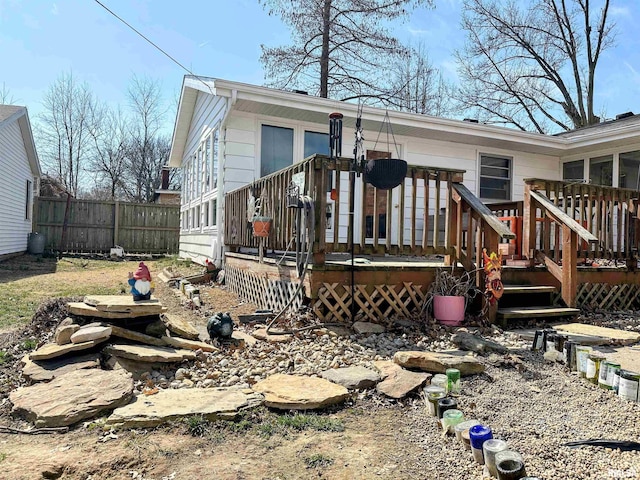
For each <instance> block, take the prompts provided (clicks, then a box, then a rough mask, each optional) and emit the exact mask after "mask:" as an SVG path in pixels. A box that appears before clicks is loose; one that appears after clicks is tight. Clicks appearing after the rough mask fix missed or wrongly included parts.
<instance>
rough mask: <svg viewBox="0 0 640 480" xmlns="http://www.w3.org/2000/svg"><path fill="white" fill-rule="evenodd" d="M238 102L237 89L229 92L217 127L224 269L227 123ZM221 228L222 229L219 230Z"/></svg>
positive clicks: (219, 247) (221, 264)
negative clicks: (229, 94) (224, 109)
mask: <svg viewBox="0 0 640 480" xmlns="http://www.w3.org/2000/svg"><path fill="white" fill-rule="evenodd" d="M237 101H238V90H237V89H235V88H234V89H232V90H231V97H229V98H227V110H226V112H225V113H224V116H223V117H222V121H221V122H220V127H219V131H220V136H219V140H218V141H219V142H220V143H221V145H219V147H220V148H219V154H220V158H219V159H218V160H219V162H218V173H221V175H219V176H218V180H219V183H218V201H217V202H216V208H217V210H218V212H217V218H218V222H217V224H218V251H219V252H220V267H221V268H224V253H225V248H224V224H225V223H224V222H225V220H226V219H225V217H224V171H225V167H226V165H227V122H228V121H229V116H230V115H231V111H232V110H233V107H234V106H235V105H236V102H237ZM220 227H222V228H220Z"/></svg>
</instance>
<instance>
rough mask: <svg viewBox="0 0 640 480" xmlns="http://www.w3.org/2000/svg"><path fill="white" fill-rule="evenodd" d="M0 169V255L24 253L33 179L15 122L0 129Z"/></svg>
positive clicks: (28, 230) (28, 225)
mask: <svg viewBox="0 0 640 480" xmlns="http://www.w3.org/2000/svg"><path fill="white" fill-rule="evenodd" d="M0 167H1V168H2V175H0V255H6V254H11V253H17V252H24V251H26V250H27V240H28V236H29V233H31V219H30V218H29V219H26V218H25V217H26V215H25V208H26V202H27V180H30V181H31V182H33V175H32V173H31V168H30V166H29V160H28V158H27V153H26V151H25V148H24V143H23V139H22V135H21V132H20V127H19V126H18V122H17V121H15V122H12V123H10V124H7V125H4V126H3V127H0ZM33 188H34V183H32V192H33ZM30 216H31V215H30Z"/></svg>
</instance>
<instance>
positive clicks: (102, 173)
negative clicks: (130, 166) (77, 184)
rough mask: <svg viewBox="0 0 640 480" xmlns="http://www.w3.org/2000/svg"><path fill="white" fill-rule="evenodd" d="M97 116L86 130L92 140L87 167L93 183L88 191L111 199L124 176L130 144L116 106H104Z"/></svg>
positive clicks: (121, 115) (97, 196)
mask: <svg viewBox="0 0 640 480" xmlns="http://www.w3.org/2000/svg"><path fill="white" fill-rule="evenodd" d="M99 117H100V118H101V121H100V122H95V124H94V128H92V129H91V130H90V132H89V134H90V135H91V140H92V142H93V155H92V160H91V167H92V168H91V169H92V171H93V173H94V175H95V178H94V180H95V183H96V187H95V188H94V190H93V192H92V195H93V196H95V197H96V198H101V199H108V200H114V199H116V198H118V197H119V195H118V193H119V192H121V191H122V184H123V182H124V180H125V178H124V176H125V173H126V169H127V154H128V147H129V145H130V135H129V123H128V121H127V120H126V118H125V117H124V115H123V114H122V112H121V110H120V109H117V110H115V111H113V110H110V109H107V108H105V109H104V110H103V111H102V112H101V113H100V114H99ZM105 197H106V198H105Z"/></svg>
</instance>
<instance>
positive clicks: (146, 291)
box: [129, 262, 151, 301]
mask: <svg viewBox="0 0 640 480" xmlns="http://www.w3.org/2000/svg"><path fill="white" fill-rule="evenodd" d="M129 285H131V294H132V295H133V300H134V301H138V300H149V299H150V298H151V274H150V273H149V269H148V268H147V266H146V265H145V264H144V262H140V264H139V265H138V269H137V270H136V271H135V272H134V273H131V272H129Z"/></svg>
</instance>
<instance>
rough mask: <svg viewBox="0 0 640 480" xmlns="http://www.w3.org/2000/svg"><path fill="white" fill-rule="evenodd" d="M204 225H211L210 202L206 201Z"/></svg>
mask: <svg viewBox="0 0 640 480" xmlns="http://www.w3.org/2000/svg"><path fill="white" fill-rule="evenodd" d="M203 218H204V226H205V227H208V226H209V202H206V203H205V204H204V215H203Z"/></svg>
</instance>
